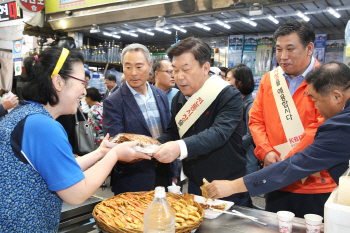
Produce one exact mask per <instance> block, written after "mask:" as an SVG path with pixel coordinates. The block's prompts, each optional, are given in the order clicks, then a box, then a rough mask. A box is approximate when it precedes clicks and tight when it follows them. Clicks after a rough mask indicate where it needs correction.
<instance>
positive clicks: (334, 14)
mask: <svg viewBox="0 0 350 233" xmlns="http://www.w3.org/2000/svg"><path fill="white" fill-rule="evenodd" d="M326 9H327V11H328V12H329V13H331V14H332V15H333V16H334V17H336V18H340V14H339V13H338V12H337V11H335V10H334V9H333V8H332V7H327V8H326Z"/></svg>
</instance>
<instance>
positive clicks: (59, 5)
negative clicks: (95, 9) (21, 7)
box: [21, 0, 127, 14]
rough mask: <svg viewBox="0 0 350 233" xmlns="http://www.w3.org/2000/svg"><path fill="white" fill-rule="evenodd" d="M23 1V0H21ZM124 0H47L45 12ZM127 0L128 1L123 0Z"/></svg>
mask: <svg viewBox="0 0 350 233" xmlns="http://www.w3.org/2000/svg"><path fill="white" fill-rule="evenodd" d="M21 1H22V0H21ZM120 1H123V0H98V1H96V0H50V1H46V5H45V13H46V14H50V13H55V12H58V11H66V10H73V9H79V8H86V7H91V6H98V5H103V4H108V3H116V2H120ZM123 2H127V1H123Z"/></svg>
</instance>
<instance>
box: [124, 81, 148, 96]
mask: <svg viewBox="0 0 350 233" xmlns="http://www.w3.org/2000/svg"><path fill="white" fill-rule="evenodd" d="M125 83H126V85H127V86H128V88H129V90H130V91H131V94H132V95H133V96H135V95H137V94H139V95H141V94H140V93H138V92H137V91H135V90H134V88H132V87H131V86H130V85H129V83H128V82H127V81H125ZM146 85H147V95H151V87H150V85H149V83H148V82H147V81H146Z"/></svg>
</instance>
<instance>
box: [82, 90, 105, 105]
mask: <svg viewBox="0 0 350 233" xmlns="http://www.w3.org/2000/svg"><path fill="white" fill-rule="evenodd" d="M85 96H86V97H90V99H91V100H92V101H98V102H100V101H101V100H102V97H101V95H100V92H99V91H98V90H97V89H96V88H95V87H89V88H88V89H86V95H85Z"/></svg>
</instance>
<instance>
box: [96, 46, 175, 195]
mask: <svg viewBox="0 0 350 233" xmlns="http://www.w3.org/2000/svg"><path fill="white" fill-rule="evenodd" d="M121 58H122V64H123V71H124V75H125V79H126V82H125V83H124V84H123V85H122V86H121V87H120V88H119V89H118V90H117V91H116V92H114V93H113V94H112V95H110V97H108V98H107V99H106V100H105V101H104V103H103V133H104V134H107V133H109V135H110V136H115V135H117V134H118V133H135V134H142V135H146V136H150V137H153V138H157V137H159V136H160V135H161V134H162V133H163V131H165V129H166V128H167V126H168V123H169V120H170V113H169V105H168V99H167V96H166V94H165V93H164V91H162V90H160V89H159V88H156V87H154V86H152V85H149V84H148V82H147V78H148V74H149V72H150V71H151V68H152V60H151V55H150V53H149V51H148V49H147V48H146V47H145V46H143V45H141V44H131V45H129V46H127V47H125V48H124V49H123V52H122V55H121ZM174 171H176V170H175V169H174ZM176 176H177V174H175V173H174V174H171V169H170V165H169V164H161V163H159V162H157V161H156V160H152V161H148V160H142V161H133V163H119V162H118V163H117V165H116V166H115V169H114V173H113V182H112V191H113V192H114V193H115V194H118V193H122V192H132V191H149V190H153V189H154V188H155V185H163V186H167V185H170V184H171V177H176Z"/></svg>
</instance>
